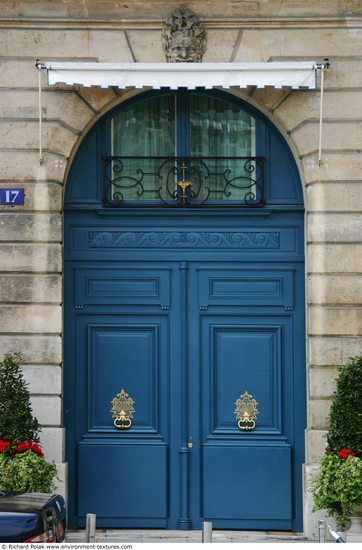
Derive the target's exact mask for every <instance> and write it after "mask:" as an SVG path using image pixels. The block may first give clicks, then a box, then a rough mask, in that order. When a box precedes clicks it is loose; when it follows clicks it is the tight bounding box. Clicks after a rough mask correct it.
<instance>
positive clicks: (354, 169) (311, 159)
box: [295, 101, 362, 184]
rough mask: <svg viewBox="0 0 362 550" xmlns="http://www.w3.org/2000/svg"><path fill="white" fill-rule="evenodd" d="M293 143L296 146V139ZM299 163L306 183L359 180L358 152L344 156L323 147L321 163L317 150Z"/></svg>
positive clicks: (361, 159)
mask: <svg viewBox="0 0 362 550" xmlns="http://www.w3.org/2000/svg"><path fill="white" fill-rule="evenodd" d="M361 103H362V101H361ZM295 143H296V147H297V148H298V141H297V140H296V142H295ZM301 164H302V170H303V174H304V182H305V183H306V184H309V183H314V182H319V181H334V182H345V181H346V180H348V181H352V182H360V181H361V170H362V155H361V154H360V153H358V152H352V153H348V154H347V156H346V154H343V152H337V153H331V152H329V151H325V150H324V149H323V150H322V164H321V165H319V164H318V158H317V152H316V153H315V154H313V155H310V156H307V157H305V158H303V159H302V163H301Z"/></svg>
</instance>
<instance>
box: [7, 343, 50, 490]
mask: <svg viewBox="0 0 362 550" xmlns="http://www.w3.org/2000/svg"><path fill="white" fill-rule="evenodd" d="M20 363H21V356H20V354H17V353H13V354H7V355H5V357H4V358H3V360H2V361H1V362H0V491H2V492H5V493H25V492H40V493H48V492H51V491H53V490H54V489H55V484H54V480H55V479H56V472H57V470H56V466H55V464H54V463H53V462H52V463H49V462H47V461H46V460H45V458H44V453H43V451H42V449H41V447H40V446H39V424H38V421H37V419H36V418H34V417H33V414H32V409H31V406H30V395H29V391H28V387H27V383H26V382H25V380H24V377H23V374H22V372H21V369H20Z"/></svg>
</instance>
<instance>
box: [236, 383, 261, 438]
mask: <svg viewBox="0 0 362 550" xmlns="http://www.w3.org/2000/svg"><path fill="white" fill-rule="evenodd" d="M252 397H253V396H252V395H251V394H250V393H249V392H247V391H245V392H244V393H242V394H241V395H240V397H239V399H237V400H236V401H235V405H236V407H235V411H234V413H235V416H236V419H237V421H238V427H239V428H240V430H245V431H250V430H253V429H254V428H255V425H256V423H255V421H256V418H257V416H258V414H259V411H258V409H257V408H256V406H257V405H258V402H257V401H256V400H255V399H252Z"/></svg>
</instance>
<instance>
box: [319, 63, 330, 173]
mask: <svg viewBox="0 0 362 550" xmlns="http://www.w3.org/2000/svg"><path fill="white" fill-rule="evenodd" d="M324 61H325V62H324V63H320V64H319V65H317V69H320V71H321V91H320V102H319V139H318V166H320V165H321V164H322V162H323V161H322V129H323V92H324V70H325V69H328V68H329V66H330V63H329V60H328V59H325V60H324Z"/></svg>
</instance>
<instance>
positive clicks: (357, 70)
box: [0, 0, 362, 537]
mask: <svg viewBox="0 0 362 550" xmlns="http://www.w3.org/2000/svg"><path fill="white" fill-rule="evenodd" d="M178 6H179V3H178V2H176V1H174V0H169V1H168V2H164V1H162V0H159V1H158V0H154V1H151V2H141V1H137V0H130V1H129V2H128V3H127V4H120V3H118V2H114V3H112V2H106V1H103V0H83V1H80V0H75V1H70V0H54V1H52V2H47V1H46V0H41V1H34V0H15V1H13V2H1V4H0V56H1V57H0V74H1V79H0V125H1V132H0V166H1V176H0V186H1V187H11V186H12V187H24V188H25V193H26V199H25V205H24V206H17V207H16V208H11V207H8V206H0V228H1V231H0V257H1V262H0V280H1V284H0V302H1V305H0V309H1V315H0V342H1V350H2V353H6V352H9V351H20V352H22V353H23V356H24V362H25V364H24V373H25V376H26V378H27V380H28V381H29V383H30V389H31V392H32V399H33V407H34V412H35V413H36V415H37V416H38V419H39V421H40V422H41V424H42V425H43V431H42V444H43V445H44V447H45V450H46V453H47V457H48V458H49V459H54V460H55V461H56V462H57V464H58V465H59V471H60V475H61V477H62V479H63V480H65V479H66V465H65V463H64V443H63V437H64V433H63V428H62V315H63V310H62V301H63V300H62V238H63V237H62V193H63V186H64V182H65V179H66V175H67V171H68V169H69V166H70V164H71V161H72V158H73V157H74V154H75V151H76V150H77V147H78V145H79V143H80V142H81V141H82V139H83V137H84V136H85V135H86V133H87V130H88V129H89V127H90V126H91V125H92V124H94V122H95V121H96V120H97V118H98V117H99V116H100V115H102V114H103V113H104V112H106V111H107V110H108V109H110V108H111V107H113V106H114V105H116V104H117V103H119V102H120V101H122V100H123V99H124V98H126V97H129V95H130V94H133V93H136V92H134V91H133V92H122V91H116V90H111V89H109V90H101V89H96V88H94V89H93V88H90V89H85V88H84V89H83V88H80V87H73V88H65V87H62V86H57V87H52V88H49V87H47V84H46V77H45V74H42V75H41V78H42V84H43V98H42V99H43V107H42V114H43V117H44V122H43V147H44V154H43V157H44V162H43V164H40V163H39V152H38V73H37V71H36V69H35V65H34V64H35V60H36V59H37V58H39V59H43V60H64V61H73V60H81V61H95V60H98V61H101V62H132V61H139V62H149V61H153V62H164V61H165V54H164V52H163V49H162V38H161V28H162V25H163V22H164V21H165V20H166V19H167V18H168V17H169V16H170V14H171V12H172V11H173V10H174V9H175V8H176V7H178ZM186 7H188V8H190V9H192V11H193V12H195V13H196V14H197V15H198V16H199V17H200V20H201V21H202V23H203V25H204V27H205V29H206V30H207V50H206V52H205V54H204V57H203V61H204V62H210V61H216V62H228V61H236V62H237V61H239V62H248V61H270V60H274V61H275V60H278V61H281V60H308V59H313V60H315V59H316V60H321V59H323V58H326V57H328V58H329V59H330V62H331V68H330V69H329V70H328V71H326V74H325V96H324V123H323V162H322V163H321V164H320V165H319V164H318V159H317V156H318V117H319V101H320V97H319V93H318V92H310V91H289V90H255V89H247V90H244V91H242V92H240V91H239V92H237V93H238V94H239V95H240V96H241V97H242V98H244V99H246V100H247V101H249V102H250V103H252V104H253V105H255V106H256V107H257V108H259V109H260V110H261V111H263V112H264V113H265V114H266V115H267V116H268V117H269V118H270V120H271V121H272V122H273V123H274V124H275V125H276V126H277V127H278V128H279V129H280V130H281V132H282V133H283V134H284V136H285V137H286V139H287V141H288V143H289V144H290V147H291V149H292V151H293V153H294V155H295V158H296V160H297V162H298V165H299V169H300V174H301V179H302V182H303V185H304V192H305V206H306V297H307V335H308V336H307V342H306V346H307V373H306V376H307V381H308V382H307V388H308V428H307V430H306V461H305V462H306V466H305V473H306V476H307V477H308V475H309V474H310V472H311V471H313V469H314V468H315V463H316V462H317V461H318V460H319V457H320V456H321V453H322V452H323V449H324V446H325V439H324V438H325V433H326V430H327V428H328V424H327V415H328V410H329V405H330V403H331V398H332V394H333V389H334V380H335V376H336V367H337V365H339V364H342V363H344V362H345V361H346V360H347V359H348V357H350V356H352V355H356V354H358V353H359V354H360V353H362V344H361V333H362V304H361V295H362V291H361V288H362V287H361V267H362V244H361V235H362V218H361V211H362V179H361V173H362V155H361V149H362V77H361V75H362V57H361V51H362V4H361V2H360V1H359V0H345V1H338V2H336V1H331V0H314V1H310V2H303V1H298V0H293V1H288V2H287V1H280V0H270V1H267V2H266V1H265V0H259V1H255V2H249V1H243V0H222V1H220V0H207V1H203V2H199V1H190V2H187V4H186ZM233 93H236V92H233ZM62 490H64V489H62ZM310 510H311V502H310V497H309V496H306V499H305V531H306V533H307V534H308V535H309V536H311V537H312V536H315V535H316V531H315V530H316V520H315V517H314V516H313V515H312V514H311V511H310Z"/></svg>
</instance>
